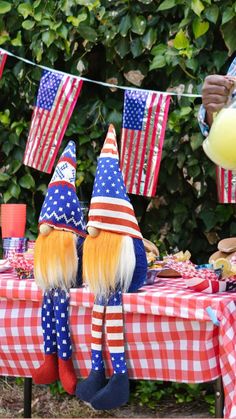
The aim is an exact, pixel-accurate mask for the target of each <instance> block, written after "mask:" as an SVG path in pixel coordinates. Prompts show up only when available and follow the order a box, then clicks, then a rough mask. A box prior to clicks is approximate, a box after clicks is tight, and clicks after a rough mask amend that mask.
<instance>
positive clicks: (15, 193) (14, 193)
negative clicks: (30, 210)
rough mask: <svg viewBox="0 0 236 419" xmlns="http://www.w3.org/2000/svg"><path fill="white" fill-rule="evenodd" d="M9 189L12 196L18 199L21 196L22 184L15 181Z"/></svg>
mask: <svg viewBox="0 0 236 419" xmlns="http://www.w3.org/2000/svg"><path fill="white" fill-rule="evenodd" d="M8 191H9V193H10V194H11V196H12V197H13V198H16V199H17V198H19V195H20V191H21V189H20V186H19V185H16V184H15V183H12V184H11V185H10V187H9V189H8Z"/></svg>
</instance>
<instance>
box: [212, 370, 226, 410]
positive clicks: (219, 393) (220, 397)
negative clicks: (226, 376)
mask: <svg viewBox="0 0 236 419" xmlns="http://www.w3.org/2000/svg"><path fill="white" fill-rule="evenodd" d="M214 387H215V417H216V418H223V417H224V412H223V410H224V389H223V383H222V377H218V378H217V380H216V381H215V383H214Z"/></svg>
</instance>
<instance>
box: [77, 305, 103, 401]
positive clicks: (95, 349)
mask: <svg viewBox="0 0 236 419" xmlns="http://www.w3.org/2000/svg"><path fill="white" fill-rule="evenodd" d="M104 309H105V307H104V301H103V299H102V298H101V299H99V298H97V299H96V301H95V303H94V306H93V312H92V331H91V333H92V344H91V358H92V369H91V371H90V374H89V376H88V378H86V379H85V380H84V381H81V382H79V383H78V384H77V388H76V396H77V397H78V398H79V399H81V400H83V401H85V402H90V400H91V399H92V397H93V396H94V395H95V394H96V393H97V392H98V391H99V390H100V389H101V388H102V387H104V386H105V385H106V377H105V369H104V363H103V358H102V330H103V318H104Z"/></svg>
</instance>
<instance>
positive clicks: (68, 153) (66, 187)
mask: <svg viewBox="0 0 236 419" xmlns="http://www.w3.org/2000/svg"><path fill="white" fill-rule="evenodd" d="M75 178H76V153H75V143H74V142H73V141H70V142H69V143H68V145H67V147H66V148H65V150H64V152H63V153H62V155H61V158H60V159H59V161H58V163H57V166H56V168H55V171H54V174H53V177H52V179H51V182H50V184H49V186H48V191H47V195H46V197H45V200H44V203H43V206H42V209H41V213H40V216H39V224H43V223H46V224H48V225H50V226H52V227H56V228H59V229H64V230H68V231H72V232H75V233H77V234H81V235H84V236H85V221H84V217H83V212H82V209H81V205H80V202H79V199H78V197H77V195H76V191H75Z"/></svg>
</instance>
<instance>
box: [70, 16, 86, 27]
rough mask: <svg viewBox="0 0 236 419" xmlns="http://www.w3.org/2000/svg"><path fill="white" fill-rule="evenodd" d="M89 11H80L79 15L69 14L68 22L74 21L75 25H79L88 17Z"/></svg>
mask: <svg viewBox="0 0 236 419" xmlns="http://www.w3.org/2000/svg"><path fill="white" fill-rule="evenodd" d="M87 17H88V16H87V13H80V14H79V15H78V16H76V17H75V16H68V18H67V19H66V20H67V22H68V23H72V25H73V26H75V27H78V26H79V24H80V23H81V22H84V21H85V20H86V19H87Z"/></svg>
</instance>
